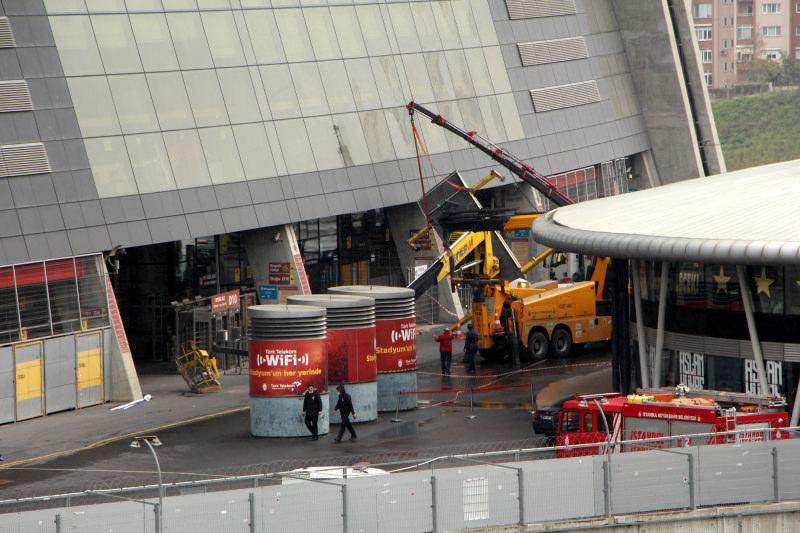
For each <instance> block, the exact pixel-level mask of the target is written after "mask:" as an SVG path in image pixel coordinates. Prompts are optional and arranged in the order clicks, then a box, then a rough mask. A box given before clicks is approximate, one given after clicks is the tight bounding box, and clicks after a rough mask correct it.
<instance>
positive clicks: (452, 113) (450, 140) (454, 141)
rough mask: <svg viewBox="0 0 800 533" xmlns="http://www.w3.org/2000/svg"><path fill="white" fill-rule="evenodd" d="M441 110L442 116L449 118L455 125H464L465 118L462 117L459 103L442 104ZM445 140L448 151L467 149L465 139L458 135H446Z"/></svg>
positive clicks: (440, 105) (440, 104)
mask: <svg viewBox="0 0 800 533" xmlns="http://www.w3.org/2000/svg"><path fill="white" fill-rule="evenodd" d="M439 109H440V111H439V112H440V113H441V114H442V116H445V117H447V118H448V120H450V121H451V122H453V124H463V123H464V118H463V117H462V116H461V109H460V108H459V107H458V103H457V102H440V103H439ZM451 117H452V118H451ZM444 138H445V141H446V142H447V149H448V150H461V149H463V148H466V147H467V145H465V144H464V141H463V139H461V138H460V137H458V136H456V135H445V136H444Z"/></svg>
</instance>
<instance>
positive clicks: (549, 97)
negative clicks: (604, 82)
mask: <svg viewBox="0 0 800 533" xmlns="http://www.w3.org/2000/svg"><path fill="white" fill-rule="evenodd" d="M531 100H532V101H533V109H534V110H535V111H536V112H537V113H542V112H545V111H552V110H554V109H563V108H565V107H575V106H579V105H585V104H591V103H595V102H599V101H600V92H599V91H598V90H597V82H596V81H595V80H590V81H582V82H580V83H570V84H567V85H556V86H554V87H545V88H544V89H533V90H531Z"/></svg>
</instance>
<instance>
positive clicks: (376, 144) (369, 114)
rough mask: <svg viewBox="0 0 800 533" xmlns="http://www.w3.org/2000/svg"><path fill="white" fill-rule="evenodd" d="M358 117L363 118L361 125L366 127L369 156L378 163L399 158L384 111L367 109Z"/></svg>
mask: <svg viewBox="0 0 800 533" xmlns="http://www.w3.org/2000/svg"><path fill="white" fill-rule="evenodd" d="M358 118H359V120H361V127H362V128H363V129H364V137H365V138H366V139H367V147H368V148H369V156H370V158H371V159H372V162H373V163H378V162H380V161H391V160H392V159H397V156H396V155H395V152H394V147H393V145H392V138H391V136H390V135H389V128H388V126H387V125H386V117H385V116H384V114H383V111H382V110H377V111H365V112H363V113H359V114H358Z"/></svg>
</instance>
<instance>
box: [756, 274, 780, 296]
mask: <svg viewBox="0 0 800 533" xmlns="http://www.w3.org/2000/svg"><path fill="white" fill-rule="evenodd" d="M753 280H754V281H755V282H756V285H757V286H758V290H756V294H757V295H758V294H761V293H762V292H763V293H764V294H766V295H767V298H772V295H771V294H770V293H769V286H770V285H772V284H773V283H775V280H774V279H769V278H768V277H767V269H766V267H761V275H760V276H756V277H754V278H753Z"/></svg>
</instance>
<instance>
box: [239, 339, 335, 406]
mask: <svg viewBox="0 0 800 533" xmlns="http://www.w3.org/2000/svg"><path fill="white" fill-rule="evenodd" d="M248 352H249V355H250V395H251V396H295V395H301V394H303V392H304V391H305V390H306V387H307V386H308V384H309V383H310V384H313V385H314V386H315V387H316V388H317V389H319V390H320V391H324V390H327V388H328V378H327V366H328V361H327V351H326V347H325V339H308V340H280V341H259V340H251V341H249V343H248Z"/></svg>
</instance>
